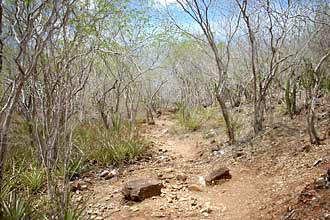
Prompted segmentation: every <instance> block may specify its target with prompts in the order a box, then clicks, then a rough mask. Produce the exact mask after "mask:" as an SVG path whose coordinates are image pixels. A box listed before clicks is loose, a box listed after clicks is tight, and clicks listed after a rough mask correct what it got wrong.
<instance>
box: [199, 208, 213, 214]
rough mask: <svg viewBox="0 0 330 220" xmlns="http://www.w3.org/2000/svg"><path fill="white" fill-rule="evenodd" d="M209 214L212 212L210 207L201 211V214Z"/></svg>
mask: <svg viewBox="0 0 330 220" xmlns="http://www.w3.org/2000/svg"><path fill="white" fill-rule="evenodd" d="M211 212H212V209H211V208H210V207H206V208H203V209H201V213H211Z"/></svg>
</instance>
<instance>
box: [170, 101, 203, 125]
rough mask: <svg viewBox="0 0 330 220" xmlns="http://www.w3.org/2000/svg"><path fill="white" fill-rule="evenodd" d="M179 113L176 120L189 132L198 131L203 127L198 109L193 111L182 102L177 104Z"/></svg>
mask: <svg viewBox="0 0 330 220" xmlns="http://www.w3.org/2000/svg"><path fill="white" fill-rule="evenodd" d="M177 105H178V106H177V107H178V109H179V111H178V112H177V113H176V119H177V120H178V122H179V123H180V125H181V126H183V127H184V128H186V129H187V130H188V131H196V130H198V129H199V128H200V127H201V120H200V118H199V117H198V111H197V109H191V108H189V106H188V105H187V104H186V103H185V102H183V101H181V102H179V103H177Z"/></svg>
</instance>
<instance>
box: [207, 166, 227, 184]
mask: <svg viewBox="0 0 330 220" xmlns="http://www.w3.org/2000/svg"><path fill="white" fill-rule="evenodd" d="M226 179H231V174H230V173H229V169H228V168H227V167H221V168H218V169H216V170H213V171H212V172H210V173H209V174H208V175H207V176H206V178H205V183H206V184H207V185H212V184H216V183H217V182H218V181H219V180H226Z"/></svg>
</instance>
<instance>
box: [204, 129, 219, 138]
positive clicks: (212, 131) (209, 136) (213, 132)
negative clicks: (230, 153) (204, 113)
mask: <svg viewBox="0 0 330 220" xmlns="http://www.w3.org/2000/svg"><path fill="white" fill-rule="evenodd" d="M216 135H217V132H216V131H215V130H213V129H212V130H210V131H209V132H207V133H206V135H205V138H206V139H209V138H214V137H215V136H216Z"/></svg>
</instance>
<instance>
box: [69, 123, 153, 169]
mask: <svg viewBox="0 0 330 220" xmlns="http://www.w3.org/2000/svg"><path fill="white" fill-rule="evenodd" d="M118 128H120V129H119V130H118ZM130 129H131V128H130V124H129V123H125V122H122V123H121V125H119V126H116V129H110V130H107V129H105V128H104V127H103V126H98V125H96V124H94V125H91V124H89V125H84V126H81V127H80V128H79V130H77V132H76V135H75V136H76V138H75V144H76V145H77V146H79V148H80V149H81V150H82V151H83V152H84V154H85V157H86V159H88V160H90V161H94V160H95V161H97V162H98V163H99V164H100V165H109V164H119V163H123V162H126V161H129V160H133V159H136V158H138V156H139V155H141V154H142V153H143V152H144V149H145V145H146V144H145V141H144V140H143V139H141V137H139V136H137V135H133V136H132V135H131V134H130Z"/></svg>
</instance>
